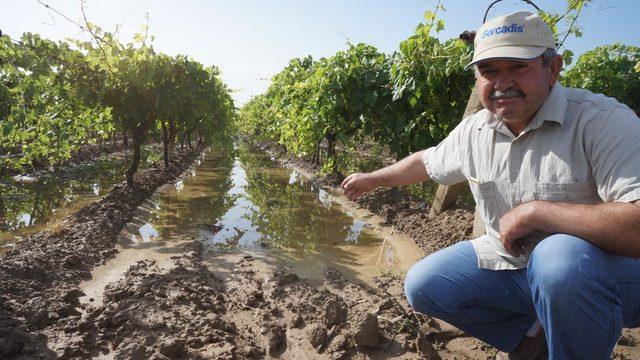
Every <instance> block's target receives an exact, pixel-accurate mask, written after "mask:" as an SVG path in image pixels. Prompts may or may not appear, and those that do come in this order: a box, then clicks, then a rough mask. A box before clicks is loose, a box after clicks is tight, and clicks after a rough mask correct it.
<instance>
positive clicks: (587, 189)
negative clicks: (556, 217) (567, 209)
mask: <svg viewBox="0 0 640 360" xmlns="http://www.w3.org/2000/svg"><path fill="white" fill-rule="evenodd" d="M596 194H597V193H596V189H595V187H594V186H593V185H592V184H591V183H590V182H563V183H559V182H558V183H550V182H549V183H536V184H535V186H534V191H533V198H534V199H535V200H547V201H556V202H565V203H589V202H595V198H596Z"/></svg>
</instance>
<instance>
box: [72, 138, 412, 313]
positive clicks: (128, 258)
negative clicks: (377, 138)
mask: <svg viewBox="0 0 640 360" xmlns="http://www.w3.org/2000/svg"><path fill="white" fill-rule="evenodd" d="M336 195H337V194H331V193H329V192H327V191H325V190H323V189H319V188H317V187H316V186H315V185H314V184H313V183H312V182H311V181H310V180H308V179H307V178H306V177H305V176H303V175H302V174H300V173H298V172H296V171H295V170H290V169H287V168H284V167H281V166H279V165H277V164H276V163H275V162H274V161H273V160H272V159H270V158H269V156H267V155H265V154H261V153H256V152H255V151H253V150H251V149H249V148H247V147H246V146H245V145H242V144H240V145H238V146H237V148H235V149H230V150H227V151H222V150H213V151H211V152H209V153H207V154H206V155H205V156H204V158H203V159H202V160H201V161H198V164H197V166H195V167H194V169H192V170H190V171H188V172H187V176H185V177H183V178H182V179H180V180H179V181H177V182H176V183H175V184H170V185H165V186H164V187H162V188H161V189H159V191H157V192H156V194H155V195H154V196H153V197H152V198H151V199H150V200H148V201H147V202H145V203H144V204H143V206H141V207H140V208H139V209H138V212H137V214H136V216H135V218H134V220H133V221H132V222H131V223H129V224H128V225H127V226H126V228H125V229H124V230H123V231H122V233H121V234H120V245H119V253H118V255H117V256H116V258H115V259H113V260H111V261H110V262H109V263H107V264H106V265H104V266H102V267H100V268H98V269H96V270H95V271H94V272H93V273H92V275H93V279H92V280H91V281H89V282H87V283H85V284H83V285H82V289H83V291H84V292H85V294H87V295H86V296H85V297H84V298H83V299H82V301H83V302H86V301H96V302H98V303H99V302H100V301H101V293H102V291H103V290H104V286H105V285H106V284H108V283H109V282H111V281H114V279H117V278H118V277H120V276H122V274H123V273H124V271H126V269H127V268H128V267H129V266H130V265H131V264H133V263H134V262H135V261H137V260H140V259H143V258H148V259H155V260H157V261H158V264H162V262H163V261H164V260H167V259H168V258H169V257H170V256H172V255H174V254H175V253H177V252H180V251H181V249H183V247H184V246H185V245H186V244H188V243H190V242H193V241H194V240H195V241H199V242H201V243H202V244H204V245H205V249H206V251H207V253H208V254H209V255H210V256H211V258H215V257H216V256H219V255H220V254H236V253H239V252H240V253H249V254H252V255H255V256H263V257H265V258H266V257H268V258H269V259H272V260H270V261H271V262H274V261H275V262H276V263H278V264H281V265H284V266H287V267H288V268H291V269H293V271H295V272H296V273H298V274H299V275H300V276H302V277H304V278H307V279H309V280H310V281H312V282H313V281H314V280H319V279H320V278H321V277H322V274H323V273H324V270H325V269H326V268H327V267H333V268H337V269H338V270H340V271H342V272H343V273H345V274H346V275H347V277H350V278H352V279H359V280H363V281H365V282H366V281H369V280H370V278H371V276H373V275H376V274H379V273H380V272H381V271H384V270H386V269H389V268H391V269H394V270H396V271H398V272H406V270H407V269H408V267H409V266H410V265H411V264H413V263H415V261H417V260H418V258H419V257H420V256H421V251H419V250H417V247H416V246H415V245H414V244H413V242H412V241H411V240H410V239H408V238H405V237H402V236H399V235H397V234H394V233H393V232H392V231H391V230H389V229H388V228H386V227H383V226H382V223H383V221H382V219H380V218H378V217H376V216H373V215H371V214H370V213H369V212H367V211H365V210H362V209H354V208H351V207H350V206H349V205H348V204H347V202H346V200H341V198H340V197H339V196H336ZM89 299H91V300H89Z"/></svg>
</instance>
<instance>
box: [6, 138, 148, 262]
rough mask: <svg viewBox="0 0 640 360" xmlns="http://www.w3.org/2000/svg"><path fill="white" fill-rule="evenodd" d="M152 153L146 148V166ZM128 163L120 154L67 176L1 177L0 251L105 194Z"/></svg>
mask: <svg viewBox="0 0 640 360" xmlns="http://www.w3.org/2000/svg"><path fill="white" fill-rule="evenodd" d="M151 153H152V150H151V149H150V148H148V147H146V148H145V149H144V153H143V162H142V163H141V166H142V168H144V167H146V166H147V165H148V163H149V160H148V158H149V156H150V154H151ZM145 159H147V160H145ZM128 164H129V162H128V158H127V157H126V156H124V155H123V154H120V155H119V156H105V157H103V158H101V159H99V160H97V161H96V162H94V163H92V164H89V165H86V166H79V167H78V168H76V169H73V170H71V172H68V173H66V174H65V175H64V176H63V177H58V176H52V175H50V174H48V175H45V176H42V177H40V178H33V177H30V176H22V175H18V176H14V177H13V178H4V179H0V253H2V252H3V251H2V248H3V247H4V245H5V244H13V243H14V242H16V241H19V240H21V239H22V238H24V237H26V236H28V235H29V234H32V233H35V232H37V231H40V230H42V229H43V228H44V227H45V225H46V224H47V223H48V222H49V221H50V220H52V218H58V219H59V218H62V217H63V216H64V215H66V214H68V213H69V212H72V211H74V210H76V209H78V208H79V207H81V206H83V205H86V204H87V203H89V202H92V201H95V200H96V199H98V198H100V197H101V196H104V195H105V194H106V193H107V192H108V191H110V189H111V188H112V187H113V185H114V184H117V183H119V182H121V181H123V176H124V173H125V171H126V169H127V167H128Z"/></svg>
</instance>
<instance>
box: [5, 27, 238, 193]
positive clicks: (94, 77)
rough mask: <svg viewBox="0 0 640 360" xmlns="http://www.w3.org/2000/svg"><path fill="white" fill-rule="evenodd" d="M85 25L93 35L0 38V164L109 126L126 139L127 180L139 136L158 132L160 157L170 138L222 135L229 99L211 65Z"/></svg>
mask: <svg viewBox="0 0 640 360" xmlns="http://www.w3.org/2000/svg"><path fill="white" fill-rule="evenodd" d="M86 25H87V28H88V29H89V31H90V33H91V35H92V36H93V38H94V40H95V41H94V42H81V41H74V40H69V41H64V42H57V43H56V42H52V41H49V40H46V39H42V38H40V37H39V36H38V35H34V34H28V33H27V34H24V35H23V37H22V39H21V41H20V43H19V44H14V43H12V42H11V41H10V39H8V38H7V37H0V59H2V61H1V62H0V120H1V121H0V144H2V145H0V162H1V164H0V165H2V170H3V171H5V170H8V171H15V170H20V169H21V168H22V167H23V166H24V165H28V164H33V163H36V162H40V163H43V162H44V163H49V164H56V163H58V162H60V161H62V160H65V159H66V158H68V157H69V156H70V154H71V152H72V151H74V150H76V149H77V148H78V147H79V146H81V145H83V144H88V143H96V142H98V141H101V140H103V139H106V138H108V137H112V138H115V134H116V133H118V134H125V136H127V135H129V136H131V138H132V139H133V147H134V159H133V162H132V165H131V168H130V171H129V172H128V174H127V180H128V182H129V184H130V185H132V179H133V178H132V176H133V173H134V172H135V171H136V169H137V166H138V163H139V160H140V151H141V150H140V147H141V145H142V144H143V142H144V140H145V138H147V137H154V138H157V137H156V136H154V135H156V134H157V133H158V132H161V133H162V139H163V143H164V145H165V162H166V163H167V164H168V161H169V159H170V157H171V154H172V153H173V146H174V144H175V143H176V140H178V141H183V142H186V143H187V144H188V145H189V146H191V142H192V140H197V141H198V142H200V141H204V140H212V139H214V138H222V137H224V136H228V135H229V134H228V129H230V127H231V124H232V122H233V120H234V118H235V107H234V105H233V101H232V99H231V96H230V94H229V89H228V88H227V87H226V85H225V84H224V83H223V82H222V81H221V80H220V72H219V71H218V69H217V68H215V67H204V66H202V65H201V64H199V63H197V62H195V61H193V60H190V59H189V58H187V57H185V56H180V55H179V56H176V57H170V56H167V55H164V54H157V53H156V52H155V51H154V50H153V47H151V46H149V45H147V44H146V41H147V35H146V34H145V35H136V36H135V37H134V41H133V42H131V43H128V44H126V45H123V44H121V43H120V42H119V41H118V40H117V39H116V38H115V36H113V34H110V33H107V32H103V31H102V30H101V29H100V28H99V27H97V26H95V25H92V24H86Z"/></svg>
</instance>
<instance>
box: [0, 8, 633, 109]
mask: <svg viewBox="0 0 640 360" xmlns="http://www.w3.org/2000/svg"><path fill="white" fill-rule="evenodd" d="M42 1H43V2H45V3H48V4H49V5H51V6H52V7H54V8H56V9H57V10H59V11H61V12H62V13H64V14H65V15H67V16H69V17H70V18H72V19H74V20H78V21H80V19H81V12H80V6H79V2H78V1H77V0H42ZM490 2H491V1H489V0H444V1H443V4H444V6H445V7H446V9H447V11H446V12H444V13H442V14H441V17H442V18H443V19H444V21H445V30H444V31H443V32H441V33H440V34H439V37H440V38H441V39H449V38H452V37H457V36H458V34H460V32H462V31H463V30H475V29H476V28H478V27H479V26H480V23H481V21H482V16H483V14H484V11H485V9H486V6H487V5H488V4H489V3H490ZM435 3H436V1H431V0H395V1H391V0H386V1H384V0H368V1H365V0H324V1H320V0H298V1H291V0H261V1H258V0H209V1H205V0H199V1H198V0H182V1H179V2H178V1H164V0H155V1H154V0H108V1H107V0H88V1H87V7H88V8H87V14H88V17H89V20H90V21H91V22H93V23H96V24H98V25H100V26H102V27H103V28H104V29H107V30H113V29H114V28H115V26H116V25H118V24H120V25H121V29H120V37H121V39H122V40H123V41H128V40H130V39H131V37H132V35H133V33H135V32H137V31H139V29H140V26H141V25H142V24H144V23H145V13H149V17H150V22H149V25H150V32H151V33H152V34H153V35H155V42H154V47H155V48H156V49H157V50H158V51H161V52H164V53H167V54H169V55H176V54H186V55H189V56H190V57H192V58H193V59H195V60H197V61H200V62H202V63H203V64H205V65H216V66H218V67H219V68H220V69H221V70H222V73H223V79H224V80H225V81H226V82H227V84H229V86H230V87H231V88H232V89H233V90H234V93H233V97H234V99H235V100H236V104H237V105H242V104H243V103H244V102H245V101H246V100H247V99H249V98H250V97H251V96H252V95H255V94H258V93H260V92H262V91H264V89H266V87H267V86H268V84H269V78H270V77H271V76H272V75H274V74H275V73H277V72H279V71H280V70H281V69H282V68H283V67H284V66H285V65H286V64H287V63H288V62H289V60H290V59H291V58H294V57H302V56H306V55H308V54H311V55H313V56H314V57H322V56H331V55H332V54H334V53H335V52H336V51H338V50H342V49H344V48H345V47H346V43H347V42H348V41H351V42H354V43H356V42H365V43H368V44H371V45H374V46H376V47H377V48H378V49H379V50H380V51H384V52H387V53H391V52H393V51H394V50H396V49H397V47H398V44H399V43H400V42H401V41H402V40H404V39H406V38H407V37H408V36H410V35H411V34H413V31H414V29H415V27H416V25H418V23H420V22H421V21H423V15H424V12H425V11H427V10H433V8H434V7H435ZM535 3H536V4H537V5H538V6H540V7H541V8H542V9H544V10H547V11H562V10H563V9H564V7H565V6H566V5H565V4H566V2H565V1H558V0H537V1H535ZM521 4H523V3H522V2H519V1H515V0H505V1H503V2H502V3H500V4H498V5H497V6H496V9H495V10H494V11H493V12H492V13H493V14H494V15H498V14H502V13H507V12H510V11H514V10H520V9H531V8H530V7H528V6H526V5H521ZM490 14H491V13H490ZM489 17H491V15H490V16H489ZM638 19H640V1H638V0H594V1H593V3H592V4H590V5H589V6H588V7H587V8H586V9H585V10H584V15H583V17H582V22H581V26H582V27H583V28H584V35H583V37H582V38H580V39H575V38H569V39H568V40H567V42H566V43H565V46H566V47H567V48H569V49H571V50H572V51H574V53H576V55H578V54H581V53H583V52H585V51H587V50H589V49H592V48H593V47H596V46H598V45H604V44H610V43H613V42H623V43H625V44H629V45H635V46H640V25H638V23H639V20H638ZM0 29H1V30H2V31H3V32H4V33H6V34H9V35H10V36H14V37H15V36H19V35H20V34H22V33H23V32H27V31H30V32H35V33H39V34H41V35H43V36H44V37H46V38H49V39H54V40H59V39H63V38H65V37H72V38H84V37H85V36H86V35H84V34H82V32H81V31H80V30H79V28H78V27H77V26H75V25H73V24H71V23H69V22H68V21H66V20H65V19H63V18H61V17H60V16H58V15H57V14H55V13H54V12H52V11H50V10H47V9H46V8H45V7H43V6H42V5H40V4H39V3H38V2H37V1H36V0H21V1H17V0H2V1H0Z"/></svg>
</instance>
